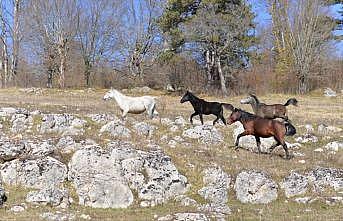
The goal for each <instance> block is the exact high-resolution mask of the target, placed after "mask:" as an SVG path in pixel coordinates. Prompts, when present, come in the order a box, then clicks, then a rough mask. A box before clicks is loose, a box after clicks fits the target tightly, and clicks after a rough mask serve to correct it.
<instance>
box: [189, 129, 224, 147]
mask: <svg viewBox="0 0 343 221" xmlns="http://www.w3.org/2000/svg"><path fill="white" fill-rule="evenodd" d="M182 136H183V137H186V138H191V139H198V140H200V142H202V143H204V144H219V143H222V142H223V141H224V137H223V135H222V134H221V132H220V131H219V130H217V128H215V127H214V126H212V125H199V126H195V127H193V128H189V129H187V130H185V131H183V133H182Z"/></svg>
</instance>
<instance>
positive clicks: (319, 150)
mask: <svg viewBox="0 0 343 221" xmlns="http://www.w3.org/2000/svg"><path fill="white" fill-rule="evenodd" d="M313 151H314V152H319V153H321V152H323V151H324V150H323V148H317V149H315V150H313Z"/></svg>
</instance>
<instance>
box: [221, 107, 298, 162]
mask: <svg viewBox="0 0 343 221" xmlns="http://www.w3.org/2000/svg"><path fill="white" fill-rule="evenodd" d="M236 121H239V122H241V123H242V124H243V127H244V132H243V133H241V134H239V135H238V136H237V140H236V142H235V146H236V149H237V148H238V143H239V138H241V137H243V136H246V135H254V136H255V139H256V143H257V147H258V151H259V153H260V152H261V149H260V145H261V140H260V137H263V138H267V137H274V139H275V140H276V142H277V143H276V144H274V145H273V146H271V147H270V148H269V150H270V152H271V151H273V149H274V148H275V147H277V146H279V145H282V146H283V149H284V150H285V152H286V158H287V159H290V156H289V153H288V149H287V145H286V142H285V136H293V135H294V134H295V133H296V129H295V128H294V126H293V125H292V124H290V123H288V122H286V123H282V122H279V121H277V120H271V119H267V118H262V117H259V116H256V115H254V114H251V113H248V112H246V111H243V110H241V109H237V108H235V109H234V110H233V112H232V113H231V115H230V117H229V118H228V124H232V123H234V122H236Z"/></svg>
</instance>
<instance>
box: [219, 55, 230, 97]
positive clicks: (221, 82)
mask: <svg viewBox="0 0 343 221" xmlns="http://www.w3.org/2000/svg"><path fill="white" fill-rule="evenodd" d="M217 68H218V74H219V79H220V88H221V90H222V92H223V94H224V95H225V96H227V95H228V91H227V88H226V80H225V76H224V74H223V71H222V67H221V63H220V58H219V57H218V58H217Z"/></svg>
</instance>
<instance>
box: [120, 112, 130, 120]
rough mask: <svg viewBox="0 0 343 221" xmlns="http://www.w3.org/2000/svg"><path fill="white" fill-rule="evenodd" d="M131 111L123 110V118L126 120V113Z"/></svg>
mask: <svg viewBox="0 0 343 221" xmlns="http://www.w3.org/2000/svg"><path fill="white" fill-rule="evenodd" d="M128 112H129V110H123V113H122V115H121V117H122V118H123V120H124V118H125V117H126V114H127V113H128Z"/></svg>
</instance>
